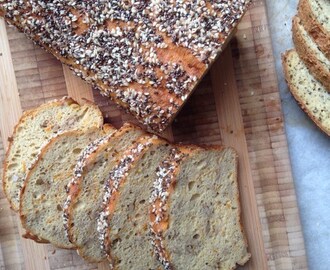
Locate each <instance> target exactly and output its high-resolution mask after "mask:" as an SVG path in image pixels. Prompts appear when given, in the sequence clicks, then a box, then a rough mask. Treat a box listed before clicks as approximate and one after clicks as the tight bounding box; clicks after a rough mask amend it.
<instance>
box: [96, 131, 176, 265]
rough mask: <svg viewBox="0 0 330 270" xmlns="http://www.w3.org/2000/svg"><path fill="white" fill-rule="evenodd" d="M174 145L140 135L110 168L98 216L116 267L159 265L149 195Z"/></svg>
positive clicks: (100, 230) (104, 238)
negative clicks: (152, 241)
mask: <svg viewBox="0 0 330 270" xmlns="http://www.w3.org/2000/svg"><path fill="white" fill-rule="evenodd" d="M171 148H172V146H170V145H169V144H168V143H167V142H166V141H164V140H160V139H158V138H156V137H152V138H150V137H149V138H141V140H139V141H138V142H137V143H136V145H135V147H133V148H132V149H130V150H128V151H127V152H126V153H125V154H124V155H123V156H121V158H120V159H119V160H118V162H117V165H116V166H115V167H114V168H113V169H112V171H111V172H110V178H109V181H108V182H107V183H106V193H105V195H104V197H103V205H104V209H103V211H102V212H101V214H100V217H99V220H98V231H99V234H100V240H101V242H102V243H103V245H102V248H103V249H104V250H105V252H106V253H107V254H108V259H109V260H110V265H112V268H113V269H159V267H160V266H161V265H160V263H159V262H158V261H157V260H156V258H155V257H154V256H152V246H151V244H150V241H149V231H148V224H149V213H148V205H149V202H148V199H149V196H150V190H151V188H152V184H153V180H154V178H155V177H156V167H157V166H158V164H159V163H160V162H161V161H162V160H163V159H164V157H165V156H166V155H167V154H168V153H169V151H170V149H171Z"/></svg>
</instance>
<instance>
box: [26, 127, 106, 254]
mask: <svg viewBox="0 0 330 270" xmlns="http://www.w3.org/2000/svg"><path fill="white" fill-rule="evenodd" d="M104 135H105V134H104V132H103V130H102V129H99V128H91V129H89V130H85V131H69V132H65V133H62V134H60V135H58V136H57V137H55V138H53V139H52V140H51V141H50V142H49V144H47V145H46V146H45V147H44V148H43V149H42V151H41V154H40V156H39V159H38V161H37V162H36V163H35V164H34V166H33V168H32V169H31V171H30V172H29V174H28V176H27V178H26V181H25V183H24V186H23V188H22V191H21V196H20V217H21V221H22V225H23V227H24V228H25V230H26V231H27V232H28V233H31V234H32V235H35V236H37V237H38V238H40V239H45V240H47V241H49V242H50V243H52V244H53V245H55V246H57V247H60V248H74V245H72V244H71V243H70V242H69V240H68V239H67V236H66V234H65V230H64V226H63V221H62V212H63V204H64V202H65V200H66V197H67V194H66V190H65V187H66V185H67V184H68V183H69V181H70V179H71V178H72V176H73V169H74V166H75V164H76V162H77V159H78V157H79V154H80V153H81V151H82V150H83V149H84V147H86V146H87V145H88V144H90V143H91V142H92V141H94V140H95V139H96V138H99V137H101V136H104Z"/></svg>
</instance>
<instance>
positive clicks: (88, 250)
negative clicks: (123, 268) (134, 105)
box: [64, 124, 146, 262]
mask: <svg viewBox="0 0 330 270" xmlns="http://www.w3.org/2000/svg"><path fill="white" fill-rule="evenodd" d="M145 135H146V134H145V133H144V132H143V131H142V130H141V129H140V128H138V127H136V126H133V125H130V124H125V125H124V126H123V127H122V128H121V129H119V130H118V131H117V132H115V133H114V134H113V135H112V136H111V137H109V139H108V140H106V141H105V142H104V143H102V144H100V146H99V147H98V148H97V149H96V150H95V152H93V154H92V155H86V156H84V157H83V159H85V161H81V162H79V164H78V165H77V168H76V170H75V171H76V173H75V174H76V177H75V178H74V179H73V180H72V181H71V183H70V184H69V186H68V198H67V201H66V203H65V206H64V223H65V224H66V228H67V231H68V236H69V239H70V241H71V242H72V243H73V244H74V245H75V246H76V248H77V250H78V253H79V254H80V256H82V257H83V258H85V259H86V260H88V261H90V262H100V261H102V260H104V259H106V254H105V252H104V251H103V250H102V249H101V244H100V242H99V240H98V232H97V218H98V216H99V213H100V212H101V209H102V208H101V207H102V199H103V194H104V185H105V183H106V181H108V178H109V174H110V171H111V170H112V168H113V167H114V166H115V161H116V159H117V158H118V156H121V155H122V153H123V152H124V151H125V150H126V149H128V148H130V147H131V145H133V144H134V143H135V141H136V140H137V139H138V138H139V137H140V136H145Z"/></svg>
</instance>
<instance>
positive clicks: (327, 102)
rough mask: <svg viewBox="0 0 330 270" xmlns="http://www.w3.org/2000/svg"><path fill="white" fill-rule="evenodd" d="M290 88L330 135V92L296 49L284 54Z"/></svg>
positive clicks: (304, 108)
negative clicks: (314, 75)
mask: <svg viewBox="0 0 330 270" xmlns="http://www.w3.org/2000/svg"><path fill="white" fill-rule="evenodd" d="M282 65H283V69H284V75H285V78H286V81H287V83H288V86H289V89H290V91H291V93H292V95H293V96H294V98H295V99H296V100H297V102H298V103H299V104H300V106H301V107H302V109H303V110H304V111H305V112H306V113H307V114H308V115H309V117H310V118H311V119H312V120H313V121H314V122H315V124H316V125H317V126H318V127H319V128H320V129H322V130H323V131H324V132H325V133H326V134H328V135H329V136H330V93H329V92H328V91H327V89H325V87H324V86H323V85H322V84H321V83H320V82H319V81H318V80H316V79H315V78H314V77H313V75H311V73H310V72H309V70H308V68H307V67H306V66H305V64H304V62H303V61H302V60H301V59H300V58H299V55H298V54H297V52H296V51H295V50H289V51H287V52H286V53H284V54H283V56H282Z"/></svg>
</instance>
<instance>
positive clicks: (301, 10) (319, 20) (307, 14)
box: [298, 0, 330, 60]
mask: <svg viewBox="0 0 330 270" xmlns="http://www.w3.org/2000/svg"><path fill="white" fill-rule="evenodd" d="M298 16H299V17H300V18H301V20H302V24H303V25H304V27H305V29H306V30H307V32H308V33H309V34H310V36H311V37H312V38H313V39H314V40H315V43H316V44H317V46H318V47H319V48H320V50H321V51H322V52H323V53H324V55H325V56H326V57H327V58H328V59H329V60H330V3H329V1H328V0H300V1H299V4H298Z"/></svg>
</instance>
